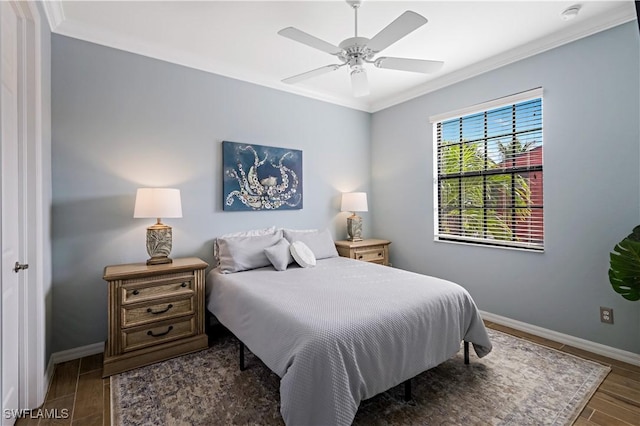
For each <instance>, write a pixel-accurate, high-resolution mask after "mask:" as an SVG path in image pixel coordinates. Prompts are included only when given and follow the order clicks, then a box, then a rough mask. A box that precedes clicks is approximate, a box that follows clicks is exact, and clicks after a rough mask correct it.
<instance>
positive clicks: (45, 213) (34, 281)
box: [0, 0, 51, 409]
mask: <svg viewBox="0 0 640 426" xmlns="http://www.w3.org/2000/svg"><path fill="white" fill-rule="evenodd" d="M10 3H11V4H12V6H13V8H14V10H16V11H17V14H18V20H19V22H18V32H19V34H18V40H20V41H19V43H18V58H19V62H18V86H19V90H18V92H19V99H18V122H19V129H18V151H19V158H20V163H21V164H20V167H19V168H20V170H19V173H20V179H21V180H22V184H21V185H20V186H19V197H20V204H21V207H20V215H21V220H22V224H23V226H22V227H21V228H20V230H19V234H20V240H21V244H20V252H19V257H20V259H16V260H19V261H20V262H24V263H29V269H28V270H25V271H22V272H21V273H24V274H25V275H24V284H23V285H21V286H20V288H19V309H20V314H19V318H18V321H19V330H18V334H19V341H18V342H16V343H17V344H18V348H19V349H18V350H19V364H20V365H19V372H18V401H19V404H20V407H19V408H21V409H33V408H36V407H38V406H40V405H41V404H42V403H43V402H44V398H45V395H46V391H47V388H48V384H49V379H50V377H48V376H47V375H46V372H48V371H47V370H48V368H47V366H46V364H45V357H46V351H47V347H46V344H47V321H46V316H47V311H46V306H45V300H46V296H45V294H44V293H45V292H44V288H45V282H46V281H47V280H49V281H50V279H51V261H50V248H49V241H50V236H49V223H50V213H49V212H50V205H51V202H50V186H51V178H50V176H49V174H50V166H49V165H47V164H46V161H47V159H50V153H49V150H48V149H47V148H48V146H49V144H48V141H45V140H44V138H43V132H42V130H43V116H42V74H43V69H42V39H41V37H42V34H41V24H42V15H41V14H40V11H39V9H38V6H37V5H36V3H35V2H33V1H31V0H30V1H19V0H11V1H10ZM3 179H4V177H3ZM0 209H1V206H0ZM11 266H12V265H2V267H3V268H7V267H11Z"/></svg>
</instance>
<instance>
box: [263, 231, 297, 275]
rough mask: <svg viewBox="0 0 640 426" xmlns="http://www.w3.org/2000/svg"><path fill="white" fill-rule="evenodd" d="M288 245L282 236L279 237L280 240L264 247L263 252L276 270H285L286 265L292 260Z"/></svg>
mask: <svg viewBox="0 0 640 426" xmlns="http://www.w3.org/2000/svg"><path fill="white" fill-rule="evenodd" d="M289 246H290V244H289V241H287V240H285V239H284V238H280V241H278V242H277V243H275V244H274V245H272V246H271V247H267V248H266V249H264V254H265V255H266V256H267V258H268V259H269V261H270V262H271V264H272V265H273V267H274V268H276V271H286V270H287V266H288V265H289V264H290V263H291V262H293V257H291V252H290V251H289Z"/></svg>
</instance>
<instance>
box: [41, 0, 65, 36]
mask: <svg viewBox="0 0 640 426" xmlns="http://www.w3.org/2000/svg"><path fill="white" fill-rule="evenodd" d="M42 6H43V7H44V14H45V15H47V21H48V22H49V29H50V30H51V32H56V30H57V29H58V28H59V27H60V25H62V23H63V22H64V21H65V19H66V18H65V16H64V9H63V8H62V1H60V0H47V1H43V2H42Z"/></svg>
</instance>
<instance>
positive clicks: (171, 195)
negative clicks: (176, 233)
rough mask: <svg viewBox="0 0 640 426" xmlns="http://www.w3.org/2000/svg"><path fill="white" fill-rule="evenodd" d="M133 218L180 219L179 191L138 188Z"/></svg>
mask: <svg viewBox="0 0 640 426" xmlns="http://www.w3.org/2000/svg"><path fill="white" fill-rule="evenodd" d="M133 217H154V218H162V217H164V218H167V217H182V201H181V200H180V190H179V189H172V188H138V192H137V193H136V206H135V208H134V210H133Z"/></svg>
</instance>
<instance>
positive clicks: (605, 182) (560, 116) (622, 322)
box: [370, 21, 640, 353]
mask: <svg viewBox="0 0 640 426" xmlns="http://www.w3.org/2000/svg"><path fill="white" fill-rule="evenodd" d="M638 39H639V37H638V26H637V23H636V22H635V21H634V22H631V23H628V24H625V25H622V26H619V27H616V28H613V29H611V30H608V31H605V32H602V33H599V34H596V35H593V36H591V37H588V38H585V39H582V40H579V41H577V42H574V43H571V44H568V45H565V46H562V47H559V48H556V49H553V50H550V51H548V52H545V53H542V54H539V55H537V56H534V57H531V58H528V59H526V60H522V61H519V62H517V63H514V64H511V65H508V66H505V67H503V68H500V69H498V70H495V71H491V72H488V73H485V74H483V75H480V76H477V77H475V78H472V79H469V80H466V81H464V82H461V83H458V84H455V85H453V86H449V87H446V88H443V89H441V90H438V91H436V92H433V93H430V94H427V95H424V96H422V97H419V98H416V99H413V100H411V101H409V102H405V103H403V104H400V105H397V106H394V107H391V108H388V109H386V110H383V111H380V112H378V113H375V114H374V115H373V118H372V130H371V132H372V168H371V170H372V188H373V194H372V197H371V198H372V203H371V204H372V205H371V206H370V211H372V212H373V229H374V232H375V234H376V236H377V237H380V238H388V239H391V240H392V241H393V244H392V246H391V258H392V262H393V264H394V265H395V266H397V267H400V268H404V269H409V270H412V271H417V272H421V273H425V274H429V275H435V276H438V277H442V278H446V279H450V280H452V281H455V282H458V283H460V284H461V285H463V286H464V287H466V288H467V289H468V290H469V291H470V292H471V294H472V296H473V297H474V299H475V301H476V303H477V304H478V306H479V308H480V309H482V310H484V311H487V312H491V313H494V314H498V315H502V316H505V317H508V318H512V319H515V320H519V321H524V322H527V323H530V324H534V325H537V326H540V327H544V328H547V329H551V330H555V331H558V332H561V333H566V334H569V335H572V336H576V337H580V338H584V339H588V340H591V341H594V342H598V343H602V344H605V345H609V346H612V347H616V348H620V349H623V350H627V351H631V352H635V353H640V302H630V301H626V300H624V299H623V298H622V297H620V296H619V295H617V294H616V293H614V292H613V290H612V289H611V286H610V284H609V282H608V278H607V270H608V256H609V252H610V251H611V249H612V248H613V246H614V245H615V244H616V243H617V242H618V241H619V240H621V239H622V238H623V237H625V236H626V235H627V234H629V233H630V232H631V229H632V228H633V227H634V226H635V225H638V223H640V167H639V165H638V161H639V159H640V82H639V80H640V56H639V55H640V53H639V52H640V43H639V41H638ZM540 86H541V87H543V88H544V111H543V118H544V179H545V182H544V197H545V198H544V203H545V206H544V207H545V216H544V217H545V237H546V238H545V252H544V253H543V254H540V253H530V252H525V251H516V250H506V249H497V248H486V247H477V246H469V245H459V244H451V243H436V242H434V241H433V228H434V225H433V217H434V212H433V208H434V204H433V160H432V152H433V148H432V143H433V141H432V128H431V125H430V124H429V116H431V115H434V114H439V113H444V112H448V111H452V110H456V109H458V108H462V107H466V106H471V105H474V104H478V103H481V102H485V101H488V100H492V99H496V98H500V97H503V96H506V95H510V94H514V93H518V92H522V91H525V90H528V89H532V88H535V87H540ZM599 306H608V307H611V308H613V309H614V318H615V324H614V325H606V324H602V323H600V322H599V316H598V314H599Z"/></svg>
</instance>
